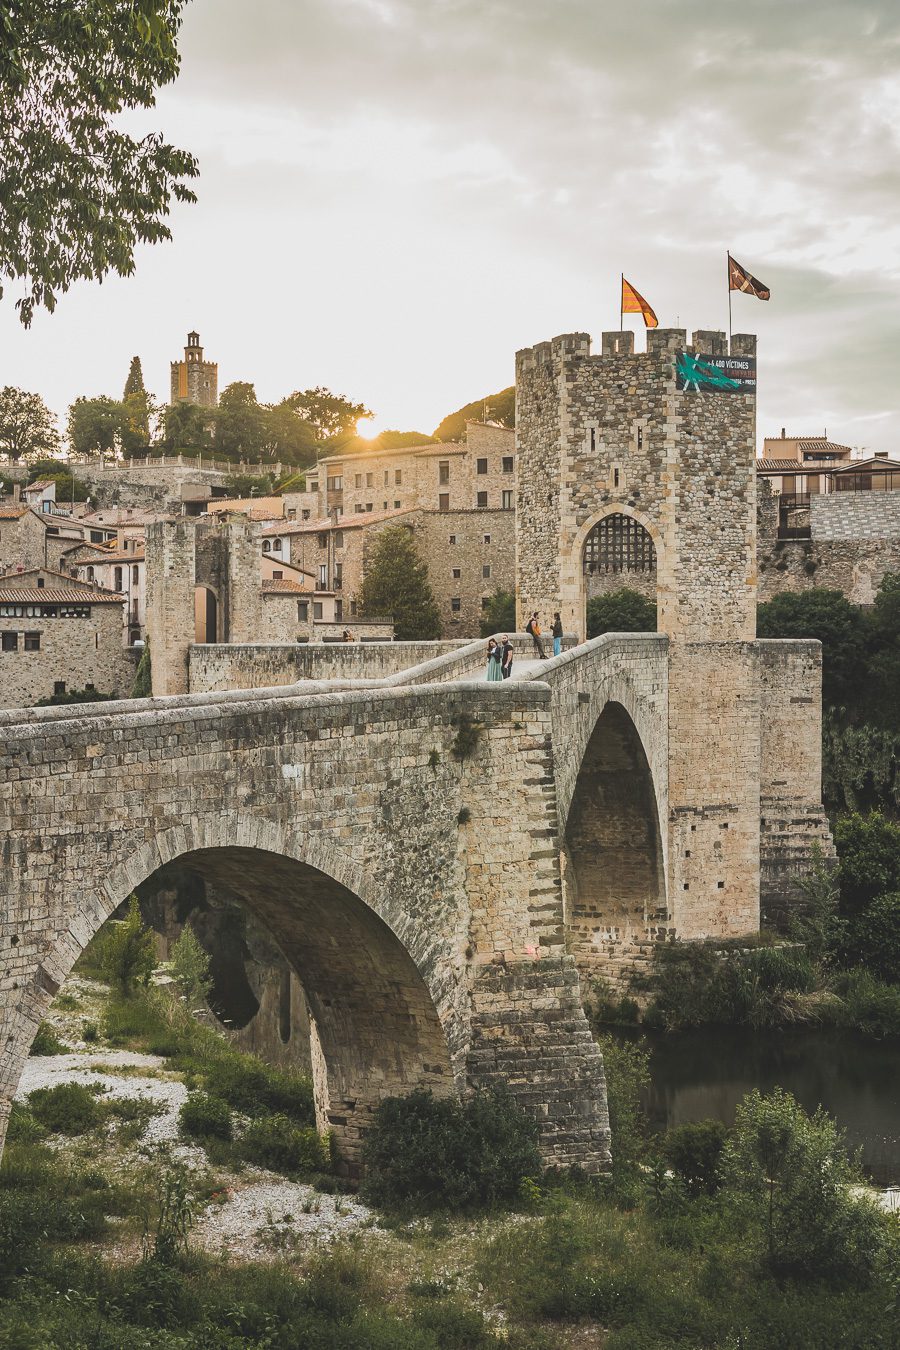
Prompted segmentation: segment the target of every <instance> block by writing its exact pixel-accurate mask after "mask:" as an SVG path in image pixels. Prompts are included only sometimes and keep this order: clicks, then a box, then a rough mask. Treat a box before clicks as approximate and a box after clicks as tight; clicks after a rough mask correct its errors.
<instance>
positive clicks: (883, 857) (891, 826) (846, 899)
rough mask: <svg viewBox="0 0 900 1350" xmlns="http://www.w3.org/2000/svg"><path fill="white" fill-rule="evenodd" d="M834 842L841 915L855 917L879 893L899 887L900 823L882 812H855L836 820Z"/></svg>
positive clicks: (883, 893)
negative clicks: (864, 813) (867, 813)
mask: <svg viewBox="0 0 900 1350" xmlns="http://www.w3.org/2000/svg"><path fill="white" fill-rule="evenodd" d="M834 842H835V845H836V847H837V851H838V856H839V858H840V870H839V873H838V876H839V884H840V909H841V913H842V914H844V915H846V916H848V917H851V918H852V917H854V916H856V915H858V914H861V913H862V912H863V911H864V910H866V909H868V907H869V905H870V904H871V903H872V901H873V900H875V899H876V898H877V897H878V896H880V895H885V894H887V893H888V892H893V891H897V890H900V825H898V824H895V823H894V822H893V821H890V820H887V819H885V817H884V816H883V815H882V814H881V812H880V811H873V812H872V813H871V815H868V816H862V815H859V814H857V813H855V812H854V813H853V814H851V815H848V816H841V817H839V819H838V820H837V821H836V823H835V827H834Z"/></svg>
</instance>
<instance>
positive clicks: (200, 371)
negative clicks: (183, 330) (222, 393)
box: [169, 332, 219, 408]
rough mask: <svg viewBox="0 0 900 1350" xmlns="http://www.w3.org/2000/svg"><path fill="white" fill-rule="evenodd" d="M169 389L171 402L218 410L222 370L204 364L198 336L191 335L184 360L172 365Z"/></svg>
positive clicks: (210, 362)
mask: <svg viewBox="0 0 900 1350" xmlns="http://www.w3.org/2000/svg"><path fill="white" fill-rule="evenodd" d="M170 389H171V392H170V394H169V402H170V403H196V404H198V405H199V406H200V407H201V408H215V406H216V405H217V403H218V402H219V367H218V366H217V364H216V363H215V361H204V359H203V348H202V347H201V346H200V334H199V333H194V332H191V333H188V340H187V346H186V347H185V349H184V360H183V361H173V362H172V375H171V386H170Z"/></svg>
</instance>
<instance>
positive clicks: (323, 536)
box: [318, 533, 328, 548]
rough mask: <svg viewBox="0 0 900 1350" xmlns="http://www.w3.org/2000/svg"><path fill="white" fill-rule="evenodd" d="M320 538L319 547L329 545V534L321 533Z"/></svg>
mask: <svg viewBox="0 0 900 1350" xmlns="http://www.w3.org/2000/svg"><path fill="white" fill-rule="evenodd" d="M318 539H319V548H327V547H328V535H327V534H324V533H320V534H319V536H318Z"/></svg>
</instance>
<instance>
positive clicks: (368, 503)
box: [366, 502, 372, 511]
mask: <svg viewBox="0 0 900 1350" xmlns="http://www.w3.org/2000/svg"><path fill="white" fill-rule="evenodd" d="M366 510H367V511H371V510H372V503H371V502H366Z"/></svg>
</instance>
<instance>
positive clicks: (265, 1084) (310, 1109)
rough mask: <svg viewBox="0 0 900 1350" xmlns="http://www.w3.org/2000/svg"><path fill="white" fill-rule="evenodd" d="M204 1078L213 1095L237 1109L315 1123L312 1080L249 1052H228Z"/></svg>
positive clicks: (298, 1122) (303, 1123) (298, 1121)
mask: <svg viewBox="0 0 900 1350" xmlns="http://www.w3.org/2000/svg"><path fill="white" fill-rule="evenodd" d="M204 1078H205V1082H206V1090H207V1092H208V1093H209V1095H210V1096H211V1097H219V1098H221V1100H222V1101H225V1102H228V1104H229V1106H233V1107H234V1109H235V1110H236V1111H243V1112H245V1113H247V1114H249V1113H251V1112H252V1113H254V1114H256V1113H258V1112H259V1111H260V1110H263V1111H271V1112H275V1113H277V1114H279V1115H284V1116H288V1117H289V1118H290V1119H291V1120H292V1121H293V1122H294V1123H295V1124H297V1125H314V1124H315V1119H316V1108H315V1102H314V1100H313V1090H312V1081H311V1080H310V1079H309V1078H307V1077H305V1076H304V1075H303V1074H297V1073H289V1072H288V1071H287V1070H285V1069H275V1068H273V1067H272V1066H271V1065H270V1064H263V1063H262V1062H261V1061H260V1060H258V1059H252V1058H251V1057H250V1056H249V1055H236V1054H226V1055H224V1056H223V1057H222V1058H221V1059H220V1060H217V1061H216V1062H214V1063H213V1064H211V1065H210V1066H209V1067H208V1069H207V1070H206V1072H205V1074H204Z"/></svg>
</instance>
